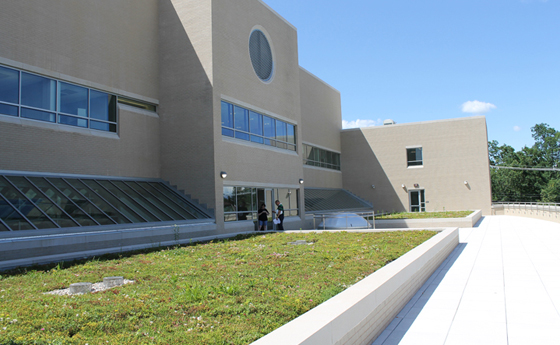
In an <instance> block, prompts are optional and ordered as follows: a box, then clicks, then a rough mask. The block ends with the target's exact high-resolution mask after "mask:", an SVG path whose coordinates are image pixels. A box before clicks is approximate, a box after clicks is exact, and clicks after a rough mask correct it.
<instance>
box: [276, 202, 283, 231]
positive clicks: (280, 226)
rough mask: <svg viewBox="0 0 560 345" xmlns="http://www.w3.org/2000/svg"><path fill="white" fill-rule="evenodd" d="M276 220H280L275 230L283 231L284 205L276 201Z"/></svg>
mask: <svg viewBox="0 0 560 345" xmlns="http://www.w3.org/2000/svg"><path fill="white" fill-rule="evenodd" d="M275 204H276V218H278V220H280V223H278V224H277V226H276V230H284V205H282V203H280V200H276V202H275Z"/></svg>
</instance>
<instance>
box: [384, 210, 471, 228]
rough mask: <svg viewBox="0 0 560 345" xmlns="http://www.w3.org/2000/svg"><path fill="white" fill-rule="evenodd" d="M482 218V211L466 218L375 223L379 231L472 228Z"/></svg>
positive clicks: (391, 220)
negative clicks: (390, 229)
mask: <svg viewBox="0 0 560 345" xmlns="http://www.w3.org/2000/svg"><path fill="white" fill-rule="evenodd" d="M480 218H482V211H481V210H476V211H474V212H473V213H471V214H470V215H468V216H467V217H465V218H429V219H379V220H376V221H375V227H376V228H377V229H389V228H421V229H422V228H442V227H457V228H472V227H473V226H474V225H475V224H476V223H477V222H478V221H479V220H480Z"/></svg>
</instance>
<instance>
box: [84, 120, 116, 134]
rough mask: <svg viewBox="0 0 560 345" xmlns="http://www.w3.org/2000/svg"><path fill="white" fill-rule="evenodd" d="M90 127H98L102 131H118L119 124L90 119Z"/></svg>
mask: <svg viewBox="0 0 560 345" xmlns="http://www.w3.org/2000/svg"><path fill="white" fill-rule="evenodd" d="M89 123H90V124H89V127H90V128H92V129H98V130H100V131H107V132H113V133H116V132H117V125H116V124H114V123H106V122H99V121H93V120H92V121H90V122H89Z"/></svg>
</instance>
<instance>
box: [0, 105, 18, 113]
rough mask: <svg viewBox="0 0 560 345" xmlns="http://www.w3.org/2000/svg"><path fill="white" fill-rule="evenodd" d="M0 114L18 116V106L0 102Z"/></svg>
mask: <svg viewBox="0 0 560 345" xmlns="http://www.w3.org/2000/svg"><path fill="white" fill-rule="evenodd" d="M0 114H2V115H10V116H18V107H16V106H13V105H8V104H2V103H0Z"/></svg>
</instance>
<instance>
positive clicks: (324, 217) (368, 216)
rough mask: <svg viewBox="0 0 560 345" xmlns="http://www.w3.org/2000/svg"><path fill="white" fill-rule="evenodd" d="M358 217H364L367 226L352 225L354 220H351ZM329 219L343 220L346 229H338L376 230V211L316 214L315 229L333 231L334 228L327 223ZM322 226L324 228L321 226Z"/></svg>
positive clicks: (314, 215)
mask: <svg viewBox="0 0 560 345" xmlns="http://www.w3.org/2000/svg"><path fill="white" fill-rule="evenodd" d="M356 216H358V217H362V218H363V219H364V220H365V223H364V225H365V226H363V227H362V226H354V224H353V223H352V220H349V218H350V219H351V218H356ZM329 219H337V220H343V221H342V224H345V225H346V226H344V227H337V229H338V228H340V229H375V211H367V212H364V211H359V212H353V211H339V212H328V213H314V214H313V229H318V226H320V228H321V229H323V230H328V229H332V227H330V226H327V221H328V220H329ZM321 224H322V226H321Z"/></svg>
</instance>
